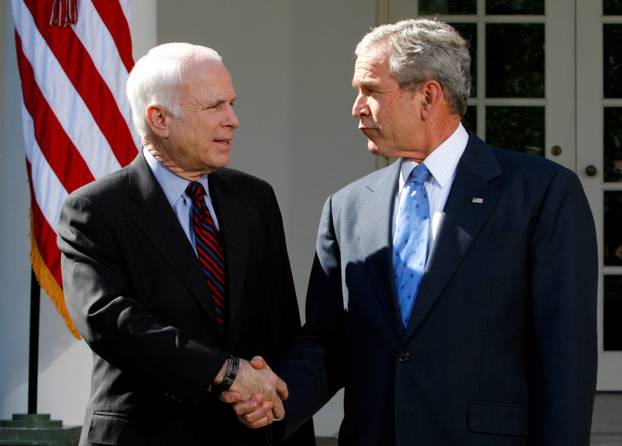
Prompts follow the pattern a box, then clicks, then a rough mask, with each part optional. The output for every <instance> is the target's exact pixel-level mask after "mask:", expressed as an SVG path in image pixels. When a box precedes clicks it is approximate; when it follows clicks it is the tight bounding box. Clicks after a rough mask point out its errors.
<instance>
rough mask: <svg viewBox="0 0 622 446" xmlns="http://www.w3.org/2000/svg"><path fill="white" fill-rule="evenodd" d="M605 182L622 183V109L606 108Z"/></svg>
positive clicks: (604, 133)
mask: <svg viewBox="0 0 622 446" xmlns="http://www.w3.org/2000/svg"><path fill="white" fill-rule="evenodd" d="M604 117H605V122H604V132H603V135H604V136H605V141H604V147H605V154H604V155H605V181H611V182H617V181H622V108H620V107H606V108H605V116H604Z"/></svg>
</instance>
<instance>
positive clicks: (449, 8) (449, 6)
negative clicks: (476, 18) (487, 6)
mask: <svg viewBox="0 0 622 446" xmlns="http://www.w3.org/2000/svg"><path fill="white" fill-rule="evenodd" d="M419 14H426V15H427V14H429V15H432V14H477V0H419Z"/></svg>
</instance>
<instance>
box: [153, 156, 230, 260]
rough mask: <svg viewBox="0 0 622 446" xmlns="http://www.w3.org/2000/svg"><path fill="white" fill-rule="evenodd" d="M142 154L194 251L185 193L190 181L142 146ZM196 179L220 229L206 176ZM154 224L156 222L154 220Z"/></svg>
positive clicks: (190, 208)
mask: <svg viewBox="0 0 622 446" xmlns="http://www.w3.org/2000/svg"><path fill="white" fill-rule="evenodd" d="M143 154H144V155H145V159H146V160H147V164H148V165H149V168H150V169H151V171H152V172H153V176H155V179H156V180H157V182H158V183H159V184H160V187H161V188H162V190H163V191H164V195H165V196H166V199H167V200H168V202H169V204H170V205H171V208H173V212H175V215H176V216H177V220H179V224H180V225H181V228H182V229H183V230H184V233H185V234H186V237H188V240H189V241H190V243H191V244H192V247H193V248H194V250H195V252H196V242H195V235H194V231H193V230H192V222H191V219H192V215H191V211H192V200H191V199H190V197H188V196H187V195H186V188H187V187H188V184H190V181H188V180H186V179H184V178H181V177H178V176H177V175H175V174H174V173H173V172H171V171H170V170H168V169H167V168H166V167H164V166H163V165H162V164H160V162H159V161H158V160H157V159H155V158H154V156H153V155H152V154H151V153H150V152H149V150H147V149H145V148H143ZM196 181H197V182H199V183H201V184H202V185H203V187H204V188H205V204H206V205H207V208H208V209H209V212H210V214H211V215H212V219H213V220H214V224H215V225H216V227H217V228H218V229H219V230H220V226H219V225H218V218H217V217H216V212H214V206H212V199H211V197H210V194H209V182H208V176H207V175H205V176H203V177H201V178H200V179H198V180H196ZM154 224H158V223H157V222H154Z"/></svg>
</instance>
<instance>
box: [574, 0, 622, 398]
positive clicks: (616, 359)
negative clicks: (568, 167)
mask: <svg viewBox="0 0 622 446" xmlns="http://www.w3.org/2000/svg"><path fill="white" fill-rule="evenodd" d="M577 42H578V46H577V103H578V104H579V107H578V108H577V126H576V128H577V173H578V174H579V176H580V177H581V180H582V182H583V186H584V188H585V191H586V193H587V195H588V199H589V200H590V205H591V206H592V211H593V213H594V220H595V222H596V228H597V230H598V238H599V248H600V249H599V257H600V259H599V262H600V267H601V268H600V271H601V281H600V284H599V297H598V318H599V320H598V325H599V349H600V354H599V364H598V388H599V390H622V322H621V321H622V2H621V1H620V0H577Z"/></svg>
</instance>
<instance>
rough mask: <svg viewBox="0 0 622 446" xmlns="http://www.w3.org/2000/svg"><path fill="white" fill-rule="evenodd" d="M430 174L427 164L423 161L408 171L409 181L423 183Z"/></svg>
mask: <svg viewBox="0 0 622 446" xmlns="http://www.w3.org/2000/svg"><path fill="white" fill-rule="evenodd" d="M429 176H430V171H429V170H428V168H427V166H426V165H425V164H423V163H421V164H419V165H418V166H416V167H415V168H414V169H413V170H412V172H411V173H410V181H413V182H415V183H419V184H423V183H425V181H426V180H427V179H428V177H429Z"/></svg>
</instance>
